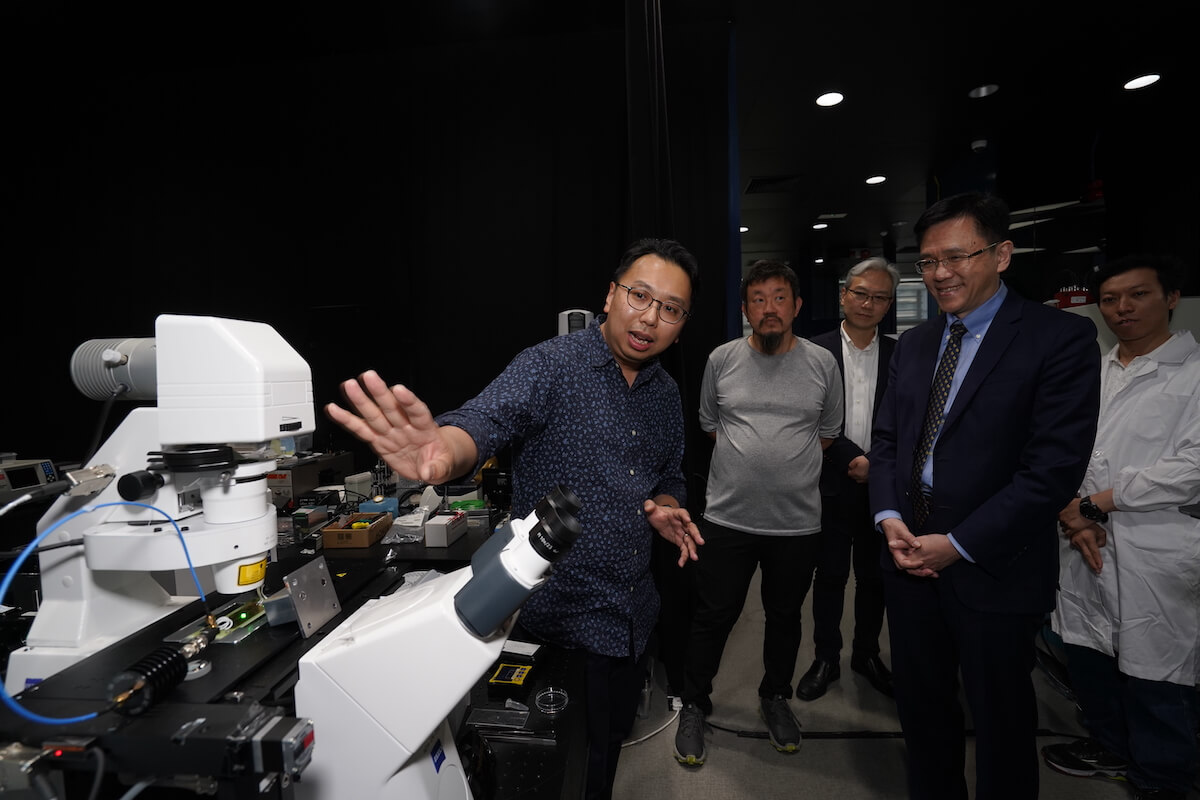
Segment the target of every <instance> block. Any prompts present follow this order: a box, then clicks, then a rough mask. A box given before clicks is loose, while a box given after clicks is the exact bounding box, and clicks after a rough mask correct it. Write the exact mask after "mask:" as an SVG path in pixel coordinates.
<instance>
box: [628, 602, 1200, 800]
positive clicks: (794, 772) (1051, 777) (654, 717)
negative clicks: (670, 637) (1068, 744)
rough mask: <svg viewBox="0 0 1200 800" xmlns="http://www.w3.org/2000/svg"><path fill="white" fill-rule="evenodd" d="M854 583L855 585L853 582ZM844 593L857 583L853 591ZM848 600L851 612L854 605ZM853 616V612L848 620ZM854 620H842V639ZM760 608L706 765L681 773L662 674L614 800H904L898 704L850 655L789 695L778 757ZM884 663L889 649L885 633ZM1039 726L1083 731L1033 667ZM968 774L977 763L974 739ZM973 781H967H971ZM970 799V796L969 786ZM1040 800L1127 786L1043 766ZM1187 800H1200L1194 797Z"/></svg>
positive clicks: (803, 654)
mask: <svg viewBox="0 0 1200 800" xmlns="http://www.w3.org/2000/svg"><path fill="white" fill-rule="evenodd" d="M851 583H853V582H851ZM847 592H848V593H852V592H853V587H852V586H851V587H848V588H847ZM850 600H851V598H850V597H849V596H848V597H847V603H846V608H847V611H848V612H849V610H850V609H851V608H853V606H852V603H851V602H850ZM849 616H850V614H849V613H848V614H847V617H849ZM810 620H811V616H810V615H809V613H808V611H807V610H806V613H805V625H806V631H805V642H804V644H803V645H802V646H801V649H800V656H799V658H798V660H797V664H796V677H797V678H799V677H800V675H802V674H803V673H804V671H805V670H806V669H807V668H808V666H809V664H811V663H812V657H813V651H812V642H811V641H810V640H809V633H808V630H807V626H808V625H809V624H810ZM849 623H850V620H849V619H846V620H844V621H843V629H844V631H845V634H846V636H845V638H846V641H849V640H850V636H849V633H850V624H849ZM762 631H763V612H762V605H761V603H760V602H759V601H758V583H757V581H756V582H755V583H754V584H753V585H752V586H751V590H750V597H749V598H747V601H746V608H745V610H744V611H743V613H742V617H741V619H740V620H739V621H738V624H737V627H736V628H735V629H734V631H733V633H732V635H731V636H730V639H729V643H728V645H727V647H726V649H725V657H724V660H723V661H722V663H721V669H720V672H719V674H718V675H717V679H716V681H715V683H714V691H713V705H714V711H713V715H712V717H710V719H709V722H710V723H712V724H713V725H714V728H713V731H712V734H711V736H710V738H709V739H708V760H707V763H706V764H705V765H704V766H703V767H698V768H694V767H682V766H680V765H679V764H678V763H676V761H675V759H674V757H673V755H672V753H671V746H672V742H673V739H674V736H675V727H676V723H675V719H674V718H675V712H673V711H671V710H670V709H669V708H668V707H667V699H666V694H665V683H664V681H663V679H662V676H661V670H657V671H656V672H657V673H659V674H657V675H656V678H657V680H656V685H655V687H654V694H653V698H652V707H651V710H650V712H649V714H648V715H647V716H646V717H645V718H642V719H639V720H638V723H637V726H636V727H635V729H634V732H633V735H632V736H631V738H630V742H628V743H627V744H626V747H625V748H624V750H623V752H622V754H621V761H620V765H619V766H618V769H617V778H616V788H615V791H614V797H616V798H619V800H638V799H639V798H655V800H658V799H659V798H662V799H663V800H670V799H671V798H680V800H683V798H687V800H706V798H714V799H715V798H722V800H726V799H727V798H755V800H772V799H773V798H797V797H806V798H837V800H858V798H897V800H900V799H902V798H905V797H906V792H905V788H904V781H905V778H904V776H905V766H904V740H903V739H902V738H901V737H900V736H899V733H900V724H899V721H898V720H897V718H896V710H895V705H894V704H893V703H892V701H891V700H889V699H888V698H887V697H885V696H883V695H882V694H880V693H879V692H877V691H875V690H874V689H873V688H871V686H870V685H869V684H868V683H867V682H866V681H865V680H864V679H863V678H861V677H859V676H858V675H856V674H855V673H853V672H851V671H850V668H849V667H850V664H849V655H848V653H844V654H843V663H842V677H841V679H840V680H838V681H836V682H835V683H834V684H833V685H832V686H831V688H830V690H829V692H828V693H827V694H826V695H825V696H824V697H821V698H819V699H817V700H815V701H813V702H811V703H807V702H804V701H802V700H798V699H793V700H792V709H793V711H795V712H796V715H797V717H798V718H799V720H800V723H801V726H802V732H803V735H804V741H803V742H802V745H801V748H800V751H799V752H798V753H796V754H793V755H785V754H781V753H777V752H776V751H775V750H774V748H772V747H771V745H770V743H769V742H768V741H767V740H766V738H765V736H766V733H765V730H766V729H765V728H764V727H763V724H762V722H761V720H760V719H759V717H758V710H757V709H758V705H757V704H758V697H757V688H758V682H759V679H760V678H761V677H762V673H761V666H760V665H761V652H762ZM881 645H882V646H883V658H884V660H885V661H887V662H888V663H890V658H889V657H888V652H887V631H886V628H885V630H884V636H883V641H882V642H881ZM1034 681H1035V683H1036V685H1037V690H1038V696H1039V707H1040V708H1039V728H1040V729H1041V730H1043V731H1047V732H1053V733H1055V734H1061V735H1058V736H1050V735H1047V736H1045V737H1043V739H1042V743H1051V742H1058V741H1070V740H1071V739H1072V738H1073V737H1075V736H1079V735H1083V729H1082V728H1081V727H1080V725H1079V723H1078V720H1077V717H1076V714H1075V708H1074V705H1073V704H1072V703H1071V702H1070V701H1069V700H1067V699H1066V698H1065V697H1064V696H1063V695H1061V694H1060V693H1058V692H1056V691H1055V690H1054V689H1053V688H1052V687H1051V685H1050V683H1049V681H1047V680H1046V678H1045V676H1044V675H1043V674H1042V673H1041V672H1040V671H1037V672H1035V674H1034ZM967 761H968V769H969V770H970V769H973V760H972V756H971V753H970V743H968V754H967ZM968 782H969V783H971V780H970V779H969V780H968ZM971 796H972V797H974V796H975V795H974V788H973V787H972V792H971ZM1041 797H1042V798H1043V800H1108V799H1109V798H1130V797H1132V792H1131V789H1130V787H1129V785H1128V784H1127V783H1124V782H1118V781H1108V780H1101V779H1092V778H1071V777H1067V776H1064V775H1060V774H1058V773H1056V772H1052V771H1051V770H1049V769H1047V768H1046V767H1045V765H1043V766H1042V782H1041ZM1188 797H1189V800H1200V792H1197V791H1193V792H1191V793H1190V794H1189V795H1188Z"/></svg>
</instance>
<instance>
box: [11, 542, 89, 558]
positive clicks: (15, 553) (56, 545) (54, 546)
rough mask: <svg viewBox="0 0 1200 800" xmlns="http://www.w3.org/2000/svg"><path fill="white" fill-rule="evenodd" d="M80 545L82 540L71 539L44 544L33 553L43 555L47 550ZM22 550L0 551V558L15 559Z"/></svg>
mask: <svg viewBox="0 0 1200 800" xmlns="http://www.w3.org/2000/svg"><path fill="white" fill-rule="evenodd" d="M82 544H83V539H72V540H71V541H69V542H55V543H54V544H44V545H42V546H41V547H39V548H37V549H35V550H34V551H33V552H34V554H35V555H36V554H37V553H44V552H46V551H47V550H57V549H58V548H60V547H77V546H80V545H82ZM24 549H25V548H23V547H22V548H20V549H18V550H3V551H0V558H16V557H17V556H19V555H21V553H22V552H23V551H24Z"/></svg>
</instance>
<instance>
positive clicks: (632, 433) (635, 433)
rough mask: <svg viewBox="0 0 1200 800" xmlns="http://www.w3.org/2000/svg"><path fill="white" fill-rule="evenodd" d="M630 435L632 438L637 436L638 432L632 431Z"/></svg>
mask: <svg viewBox="0 0 1200 800" xmlns="http://www.w3.org/2000/svg"><path fill="white" fill-rule="evenodd" d="M629 435H630V436H637V431H630V432H629Z"/></svg>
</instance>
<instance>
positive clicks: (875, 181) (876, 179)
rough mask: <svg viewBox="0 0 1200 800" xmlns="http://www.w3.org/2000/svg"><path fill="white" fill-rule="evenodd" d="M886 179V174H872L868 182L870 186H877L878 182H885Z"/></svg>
mask: <svg viewBox="0 0 1200 800" xmlns="http://www.w3.org/2000/svg"><path fill="white" fill-rule="evenodd" d="M886 180H887V176H886V175H872V176H871V177H870V178H867V184H868V185H870V186H875V185H877V184H880V183H883V182H884V181H886Z"/></svg>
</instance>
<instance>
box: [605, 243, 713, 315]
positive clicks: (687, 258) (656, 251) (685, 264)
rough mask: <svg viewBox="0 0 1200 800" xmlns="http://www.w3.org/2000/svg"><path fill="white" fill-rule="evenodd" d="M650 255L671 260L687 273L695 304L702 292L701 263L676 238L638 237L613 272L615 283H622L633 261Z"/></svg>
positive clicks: (692, 300)
mask: <svg viewBox="0 0 1200 800" xmlns="http://www.w3.org/2000/svg"><path fill="white" fill-rule="evenodd" d="M649 255H655V256H658V257H659V258H661V259H662V260H663V261H669V262H670V263H672V264H674V265H675V266H677V267H679V268H680V269H682V270H683V271H684V272H686V273H687V276H688V283H689V284H690V288H691V294H692V298H691V302H690V305H692V306H695V305H696V296H697V295H699V294H700V264H699V263H698V262H697V261H696V257H695V256H694V255H692V254H691V253H690V252H689V251H688V249H687V248H686V247H684V246H683V245H681V244H680V243H679V242H677V241H675V240H674V239H654V238H646V239H638V240H637V241H636V242H634V243H633V244H631V245H629V249H627V250H626V251H625V253H624V255H622V256H621V260H620V262H618V264H617V269H616V271H615V272H613V276H612V280H613V283H620V282H621V279H622V278H623V277H625V273H626V272H628V271H629V268H630V267H632V266H633V262H635V261H637V260H638V259H639V258H641V257H642V256H649Z"/></svg>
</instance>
